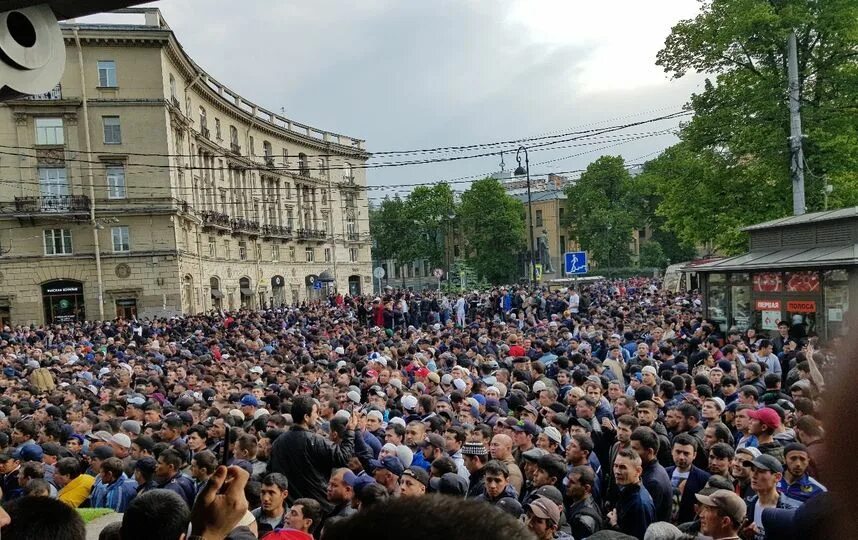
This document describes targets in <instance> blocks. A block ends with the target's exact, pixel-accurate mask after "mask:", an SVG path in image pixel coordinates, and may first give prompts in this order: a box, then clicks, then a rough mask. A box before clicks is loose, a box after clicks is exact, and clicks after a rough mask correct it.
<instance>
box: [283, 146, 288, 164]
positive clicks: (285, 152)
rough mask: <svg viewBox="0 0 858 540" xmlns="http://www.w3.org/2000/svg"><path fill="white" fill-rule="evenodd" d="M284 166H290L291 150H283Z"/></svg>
mask: <svg viewBox="0 0 858 540" xmlns="http://www.w3.org/2000/svg"><path fill="white" fill-rule="evenodd" d="M283 166H284V167H288V166H289V150H286V149H285V148H284V149H283Z"/></svg>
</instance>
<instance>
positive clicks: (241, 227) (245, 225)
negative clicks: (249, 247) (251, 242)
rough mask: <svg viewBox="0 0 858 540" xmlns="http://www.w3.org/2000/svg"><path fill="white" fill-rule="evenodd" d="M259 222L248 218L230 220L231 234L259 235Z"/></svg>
mask: <svg viewBox="0 0 858 540" xmlns="http://www.w3.org/2000/svg"><path fill="white" fill-rule="evenodd" d="M260 228H261V227H260V226H259V223H258V222H256V221H253V220H250V219H243V218H235V219H233V220H232V234H239V233H244V234H247V235H250V236H257V235H259V231H260Z"/></svg>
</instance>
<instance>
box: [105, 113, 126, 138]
mask: <svg viewBox="0 0 858 540" xmlns="http://www.w3.org/2000/svg"><path fill="white" fill-rule="evenodd" d="M101 120H102V122H104V144H122V129H121V128H120V126H119V117H118V116H102V117H101Z"/></svg>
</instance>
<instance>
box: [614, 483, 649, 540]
mask: <svg viewBox="0 0 858 540" xmlns="http://www.w3.org/2000/svg"><path fill="white" fill-rule="evenodd" d="M616 510H617V529H619V530H620V532H623V533H625V534H628V535H630V536H634V537H635V538H639V539H640V538H643V537H644V534H645V533H646V529H647V527H649V526H650V524H652V523H655V505H654V504H653V502H652V497H650V495H649V492H648V491H647V490H646V488H645V487H643V486H642V485H641V484H634V485H631V486H623V487H622V488H620V498H619V500H617V508H616Z"/></svg>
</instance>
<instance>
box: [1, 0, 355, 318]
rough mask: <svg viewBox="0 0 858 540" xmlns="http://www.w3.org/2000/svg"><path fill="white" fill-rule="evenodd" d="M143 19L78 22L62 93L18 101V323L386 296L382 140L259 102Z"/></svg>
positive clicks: (13, 174)
mask: <svg viewBox="0 0 858 540" xmlns="http://www.w3.org/2000/svg"><path fill="white" fill-rule="evenodd" d="M126 11H127V12H128V13H129V14H133V15H136V16H139V18H140V21H139V22H136V23H134V24H64V25H62V27H63V35H64V38H65V43H66V47H67V65H66V70H65V74H64V76H63V78H62V81H61V83H60V85H59V86H57V87H56V88H55V89H54V90H53V91H51V92H49V93H47V94H45V95H41V96H32V97H29V98H26V99H20V100H15V101H10V102H6V103H5V104H3V105H2V106H0V168H2V181H1V182H0V221H2V223H0V322H4V323H6V322H12V323H36V324H41V323H51V322H69V321H82V320H94V319H111V318H113V317H117V316H121V317H131V316H136V317H138V318H139V317H146V316H163V315H170V314H176V313H198V312H203V311H207V310H210V309H218V308H224V309H235V308H239V307H242V306H246V307H251V308H261V307H266V306H272V305H281V304H297V303H300V302H303V301H307V300H313V299H317V298H320V297H322V296H323V295H324V294H325V293H327V292H329V291H332V290H337V291H339V292H343V293H351V294H360V293H362V292H364V291H371V287H372V267H371V258H370V238H369V226H368V209H367V194H366V176H365V170H364V168H363V165H364V164H365V163H366V160H367V158H368V155H367V153H366V150H365V143H364V141H363V140H360V139H357V138H353V137H348V136H345V135H340V134H337V133H333V132H329V131H325V130H321V129H318V128H315V127H311V126H308V125H305V124H301V123H299V122H297V121H294V120H292V119H290V118H288V117H287V116H286V115H285V114H277V113H275V112H272V111H270V110H268V109H265V108H263V107H262V106H259V105H257V104H254V103H252V102H251V101H249V100H248V99H245V98H244V97H242V96H240V95H238V94H237V93H236V92H234V91H233V90H231V89H230V88H228V87H227V86H226V85H224V84H223V83H221V82H219V81H218V80H216V79H215V78H214V77H213V76H211V75H210V74H209V73H208V72H206V71H205V70H204V69H203V68H202V67H200V66H199V65H198V64H196V63H195V62H194V60H193V59H192V58H190V57H189V56H188V54H187V53H186V52H185V51H184V50H183V48H182V46H181V44H180V43H179V42H178V40H177V38H176V36H175V34H174V33H173V32H172V30H171V29H170V28H169V26H168V25H167V24H166V22H165V21H164V19H163V17H162V16H161V13H160V12H159V11H158V10H157V9H150V8H146V9H132V10H126ZM260 61H261V60H260Z"/></svg>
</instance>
